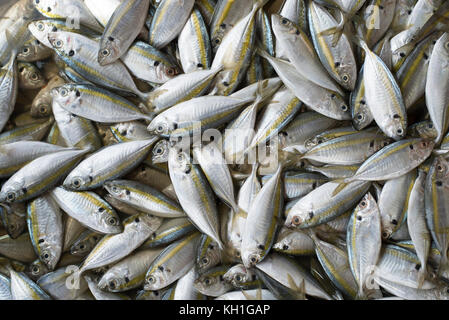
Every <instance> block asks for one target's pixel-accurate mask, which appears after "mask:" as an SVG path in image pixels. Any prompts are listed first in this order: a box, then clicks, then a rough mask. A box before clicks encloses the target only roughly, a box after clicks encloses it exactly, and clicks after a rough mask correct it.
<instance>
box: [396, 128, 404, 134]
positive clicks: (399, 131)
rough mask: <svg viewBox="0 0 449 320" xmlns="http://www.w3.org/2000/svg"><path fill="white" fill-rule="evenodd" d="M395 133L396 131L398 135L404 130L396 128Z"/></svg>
mask: <svg viewBox="0 0 449 320" xmlns="http://www.w3.org/2000/svg"><path fill="white" fill-rule="evenodd" d="M396 133H397V134H398V135H402V134H403V133H404V130H402V129H398V130H397V131H396Z"/></svg>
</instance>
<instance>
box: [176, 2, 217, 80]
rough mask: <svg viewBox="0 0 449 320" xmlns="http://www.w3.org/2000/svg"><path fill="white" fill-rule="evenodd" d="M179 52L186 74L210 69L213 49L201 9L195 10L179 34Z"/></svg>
mask: <svg viewBox="0 0 449 320" xmlns="http://www.w3.org/2000/svg"><path fill="white" fill-rule="evenodd" d="M203 2H207V0H206V1H203ZM178 50H179V56H180V60H181V66H182V70H183V71H184V73H191V72H193V71H197V70H207V69H210V67H211V64H212V48H211V42H210V38H209V32H208V30H207V26H206V23H205V21H204V19H203V16H202V14H201V12H200V9H197V8H194V9H193V11H192V13H191V15H190V18H189V20H188V21H187V23H186V24H185V26H184V28H183V29H182V31H181V33H180V34H179V37H178Z"/></svg>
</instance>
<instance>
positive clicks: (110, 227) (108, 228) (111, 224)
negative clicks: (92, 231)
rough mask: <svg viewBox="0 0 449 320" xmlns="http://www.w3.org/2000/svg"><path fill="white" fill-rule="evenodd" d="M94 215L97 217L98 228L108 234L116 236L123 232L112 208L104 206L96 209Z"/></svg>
mask: <svg viewBox="0 0 449 320" xmlns="http://www.w3.org/2000/svg"><path fill="white" fill-rule="evenodd" d="M96 215H97V217H98V220H99V221H98V222H99V226H101V228H102V229H103V230H104V231H105V233H108V234H117V233H121V232H122V231H123V226H122V223H121V222H120V218H119V217H118V215H117V213H116V212H115V210H114V209H112V207H109V206H106V205H104V204H102V205H100V206H99V207H98V208H97V212H96Z"/></svg>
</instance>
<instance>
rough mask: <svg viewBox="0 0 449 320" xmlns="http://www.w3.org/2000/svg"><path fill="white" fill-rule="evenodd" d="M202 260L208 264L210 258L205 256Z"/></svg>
mask: <svg viewBox="0 0 449 320" xmlns="http://www.w3.org/2000/svg"><path fill="white" fill-rule="evenodd" d="M201 262H202V263H204V264H207V263H209V259H208V258H203V259H202V260H201Z"/></svg>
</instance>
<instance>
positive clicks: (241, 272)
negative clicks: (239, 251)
mask: <svg viewBox="0 0 449 320" xmlns="http://www.w3.org/2000/svg"><path fill="white" fill-rule="evenodd" d="M223 278H224V279H225V280H226V281H227V282H229V283H232V285H233V286H235V287H241V286H242V285H243V284H244V283H246V282H248V280H250V279H248V271H247V269H246V268H245V266H244V265H243V264H238V265H236V266H234V267H232V268H231V269H229V270H228V272H226V273H225V275H224V276H223Z"/></svg>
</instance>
